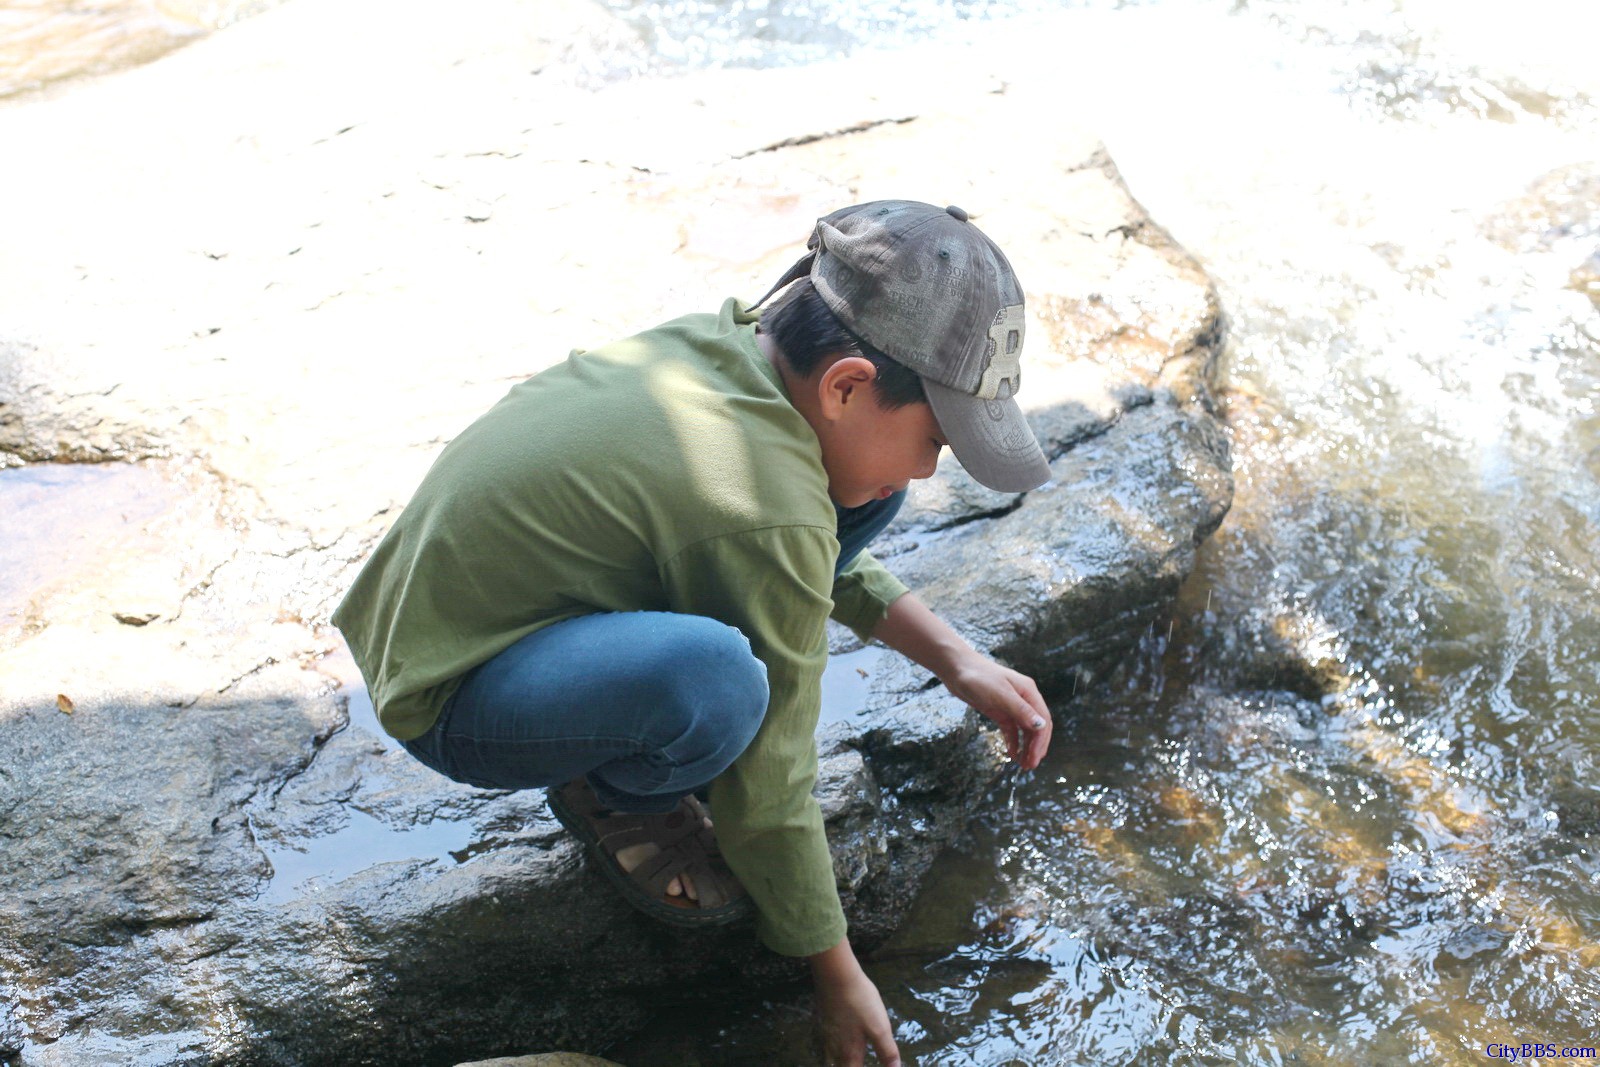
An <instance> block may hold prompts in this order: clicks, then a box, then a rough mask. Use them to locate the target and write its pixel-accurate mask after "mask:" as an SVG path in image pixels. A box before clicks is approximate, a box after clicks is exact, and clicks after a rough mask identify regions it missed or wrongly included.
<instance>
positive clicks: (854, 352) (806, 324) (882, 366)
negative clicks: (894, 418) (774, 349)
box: [761, 278, 928, 410]
mask: <svg viewBox="0 0 1600 1067" xmlns="http://www.w3.org/2000/svg"><path fill="white" fill-rule="evenodd" d="M761 330H762V332H764V333H768V334H771V335H772V339H773V340H774V341H776V342H777V343H778V349H779V351H781V352H782V353H783V359H784V362H786V363H788V365H789V369H790V370H792V371H793V372H794V373H796V374H798V375H799V376H800V377H802V378H809V377H811V375H812V374H813V373H815V372H816V370H817V369H818V367H820V366H821V365H822V361H823V360H824V359H825V358H827V357H828V356H832V355H841V354H842V355H846V356H861V357H862V358H864V359H866V360H868V361H869V362H871V364H872V365H873V366H874V367H875V368H877V371H878V375H877V377H876V378H874V379H873V380H872V385H873V388H874V390H875V391H876V395H877V399H878V403H879V404H881V405H882V406H883V407H885V408H888V409H890V410H893V409H894V408H901V407H905V406H906V405H907V404H918V403H921V404H926V403H927V402H928V393H927V391H926V390H925V389H923V387H922V378H921V377H919V376H918V374H917V372H916V371H914V370H912V369H911V368H910V367H907V366H906V365H905V364H903V363H896V362H895V361H894V360H893V359H890V358H889V357H888V356H886V355H884V354H883V353H882V352H880V351H878V350H877V349H876V348H874V347H872V346H871V345H869V344H867V342H865V341H863V340H862V339H861V338H859V337H857V336H856V335H855V334H853V333H851V332H850V331H849V329H847V328H846V327H845V324H844V323H842V322H840V321H839V318H838V316H836V315H835V314H834V313H833V309H832V308H830V307H828V304H827V302H826V301H824V300H823V299H822V296H821V294H819V293H818V292H817V290H816V287H815V286H813V285H812V284H811V279H810V278H801V279H800V280H799V281H797V282H795V283H794V284H792V285H790V286H789V287H788V288H787V289H785V290H784V291H783V292H782V293H780V294H778V299H777V300H775V301H774V302H773V304H772V307H771V308H769V309H768V310H766V311H764V312H762V314H761Z"/></svg>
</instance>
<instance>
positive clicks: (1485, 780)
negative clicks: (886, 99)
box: [619, 0, 1600, 1067]
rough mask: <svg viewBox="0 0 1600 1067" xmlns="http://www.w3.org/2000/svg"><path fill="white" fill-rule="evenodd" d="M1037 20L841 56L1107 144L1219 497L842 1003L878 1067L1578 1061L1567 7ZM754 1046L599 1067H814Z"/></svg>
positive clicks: (770, 1023)
mask: <svg viewBox="0 0 1600 1067" xmlns="http://www.w3.org/2000/svg"><path fill="white" fill-rule="evenodd" d="M619 6H621V5H619ZM706 6H708V5H701V9H702V10H703V9H704V8H705V7H706ZM724 6H725V5H724ZM1061 7H1062V5H1058V6H1057V10H1056V11H1054V12H1053V13H1050V14H1047V15H1046V14H1040V13H1038V11H1037V10H1033V11H1027V12H1022V13H1021V14H1018V15H1017V16H1016V18H1014V19H1012V20H1010V21H1007V20H1006V19H1004V18H1000V17H998V13H997V12H996V10H995V8H993V7H989V8H985V9H984V11H983V12H982V16H981V17H969V16H973V15H974V11H972V10H967V11H965V12H964V13H956V10H955V9H954V8H952V7H950V6H946V5H926V6H925V7H922V8H919V10H921V11H923V12H925V14H924V16H923V17H924V18H925V19H926V20H927V22H928V23H929V24H930V25H928V26H927V27H926V29H925V30H923V29H915V30H913V31H908V30H906V28H905V26H901V27H899V28H897V29H893V30H889V31H886V32H885V33H883V34H879V35H876V36H874V35H873V34H871V33H869V32H863V33H861V34H860V35H858V36H856V37H852V38H851V39H850V40H849V41H848V42H847V47H849V48H852V49H854V48H859V47H863V46H865V45H871V44H898V43H901V42H902V40H903V37H902V36H900V35H901V34H905V33H910V35H912V36H914V35H915V33H916V32H929V33H932V32H936V30H935V28H934V27H932V26H931V23H933V22H936V21H938V20H939V19H944V20H945V21H944V23H942V24H941V25H942V27H943V29H944V30H945V31H950V30H951V28H952V27H954V28H955V29H956V30H958V31H959V32H961V33H963V34H975V33H993V34H995V35H997V36H1002V37H1003V36H1005V35H1008V34H1009V35H1011V36H1010V37H1007V38H1006V39H1007V40H1011V41H1012V42H1013V45H1014V48H1013V51H1012V55H1013V57H1014V58H1015V66H1014V69H1013V70H1011V71H1008V72H1007V80H1008V81H1009V82H1011V83H1012V84H1013V85H1015V86H1017V87H1018V88H1019V89H1021V88H1028V87H1030V85H1032V86H1040V85H1042V86H1045V87H1047V88H1048V89H1049V90H1050V94H1051V95H1052V98H1054V99H1057V100H1059V101H1060V102H1061V108H1062V114H1063V117H1064V119H1066V120H1068V121H1071V122H1073V123H1075V124H1081V125H1085V126H1087V127H1088V128H1090V129H1093V130H1095V131H1096V132H1097V133H1099V134H1100V135H1101V136H1102V137H1103V138H1104V139H1105V140H1106V142H1107V144H1108V147H1109V148H1110V150H1111V154H1112V156H1113V158H1115V159H1116V161H1117V164H1118V166H1119V168H1120V169H1121V170H1122V172H1123V174H1124V176H1125V177H1126V179H1127V181H1128V183H1129V185H1130V187H1131V188H1132V190H1133V192H1134V194H1135V195H1136V196H1137V197H1139V199H1140V200H1141V201H1142V202H1143V203H1144V204H1145V205H1146V207H1148V208H1149V209H1150V211H1151V214H1152V216H1153V217H1154V218H1155V219H1157V220H1158V221H1159V222H1160V223H1161V224H1162V225H1164V226H1166V227H1167V228H1168V229H1170V230H1171V231H1172V232H1173V233H1174V235H1175V236H1176V237H1177V238H1178V240H1179V241H1180V242H1181V243H1183V244H1184V246H1185V247H1186V248H1188V249H1189V250H1190V251H1191V252H1192V253H1194V254H1195V255H1196V256H1197V257H1198V258H1199V259H1200V260H1201V261H1202V262H1203V263H1204V265H1205V266H1206V268H1207V270H1208V271H1209V272H1210V273H1211V274H1212V276H1213V278H1214V279H1215V280H1216V282H1217V285H1218V288H1219V291H1220V293H1221V295H1222V297H1223V302H1224V306H1225V307H1226V308H1227V309H1228V312H1229V316H1230V344H1229V350H1228V353H1227V361H1226V362H1227V376H1228V379H1229V380H1228V389H1227V390H1226V392H1225V394H1224V402H1225V404H1226V407H1227V410H1228V412H1229V414H1230V420H1231V423H1232V426H1233V432H1234V436H1235V445H1236V448H1235V464H1236V468H1237V470H1236V473H1237V480H1238V493H1237V497H1236V501H1235V505H1234V510H1233V512H1232V513H1231V514H1230V516H1229V518H1228V520H1227V522H1226V523H1225V524H1224V525H1223V527H1222V529H1221V530H1220V531H1219V532H1218V534H1217V535H1216V536H1215V537H1214V538H1213V540H1212V541H1211V542H1210V543H1209V544H1208V545H1207V546H1206V547H1205V549H1204V550H1203V552H1202V558H1201V563H1200V568H1199V570H1198V572H1197V573H1196V575H1195V576H1194V577H1193V578H1192V579H1191V580H1190V582H1189V583H1188V584H1187V585H1186V586H1185V588H1184V590H1183V592H1182V594H1181V597H1180V601H1179V603H1178V604H1177V605H1176V606H1175V608H1174V611H1173V616H1172V631H1171V638H1170V640H1169V639H1168V638H1167V637H1166V636H1165V634H1164V633H1163V632H1161V631H1164V630H1165V629H1166V628H1165V627H1162V626H1157V627H1155V628H1153V629H1152V632H1151V634H1150V635H1149V636H1148V637H1147V639H1146V641H1145V642H1144V643H1143V645H1142V646H1141V647H1140V648H1139V649H1138V650H1136V651H1135V653H1134V654H1133V655H1132V656H1130V657H1129V658H1128V660H1127V661H1126V662H1125V663H1124V664H1123V665H1122V667H1121V668H1120V669H1119V670H1118V671H1117V672H1115V673H1114V674H1113V676H1112V677H1111V678H1110V679H1109V680H1108V681H1105V682H1102V683H1100V684H1098V685H1097V686H1095V687H1093V688H1091V689H1090V690H1088V691H1084V692H1080V693H1079V694H1078V697H1077V699H1075V700H1072V699H1069V700H1067V701H1065V702H1064V703H1063V704H1062V705H1061V706H1060V707H1058V713H1059V715H1060V717H1061V719H1062V726H1061V728H1060V729H1059V730H1058V731H1057V741H1056V744H1055V746H1054V749H1053V751H1052V753H1051V756H1050V758H1049V759H1048V760H1047V762H1046V763H1045V765H1044V766H1043V767H1041V768H1040V771H1039V773H1038V775H1037V776H1036V777H1035V778H1034V779H1033V780H1032V781H1015V780H1012V779H1009V778H1008V779H1005V780H1003V781H1002V782H1001V784H1000V785H999V787H998V788H997V789H996V791H995V793H994V794H993V795H992V796H991V798H990V801H989V804H988V806H987V808H986V810H985V811H984V812H983V813H982V814H981V816H980V817H979V819H978V820H977V822H976V824H975V825H974V826H973V828H972V829H971V831H970V833H969V835H968V838H967V839H966V840H965V841H964V842H963V843H962V844H961V846H960V847H958V848H957V849H956V850H954V851H953V852H952V853H950V854H948V855H946V856H945V857H943V859H942V860H941V861H940V865H939V867H938V869H937V870H936V871H935V873H934V876H933V877H932V878H930V880H929V888H928V889H927V890H926V891H925V893H924V895H923V897H922V899H921V900H920V901H919V905H918V908H917V910H916V913H915V915H914V916H913V919H912V921H911V923H910V924H909V926H908V927H907V929H905V930H904V931H903V932H902V933H901V935H899V936H898V937H897V938H896V939H895V941H894V942H892V943H891V944H890V945H889V946H887V947H886V948H885V949H883V950H882V951H880V952H879V953H878V954H877V955H876V956H875V957H874V958H873V959H872V960H871V961H870V962H869V964H868V968H869V972H870V973H871V974H872V976H873V978H874V979H875V981H877V983H878V985H879V987H880V988H881V989H882V990H883V991H884V996H885V1000H886V1002H887V1003H888V1005H889V1007H890V1011H891V1014H892V1015H893V1016H894V1018H895V1021H896V1025H897V1038H898V1040H899V1041H900V1043H901V1048H902V1051H904V1052H906V1053H907V1054H908V1055H909V1057H910V1058H911V1059H912V1061H914V1062H916V1063H919V1064H941V1065H946V1064H949V1065H953V1064H970V1065H975V1067H976V1065H985V1067H988V1065H994V1064H1007V1063H1016V1064H1057V1063H1061V1064H1068V1063H1092V1064H1100V1063H1108V1064H1112V1063H1114V1064H1122V1063H1151V1064H1156V1063H1160V1064H1169V1063H1196V1064H1199V1063H1215V1062H1237V1063H1263V1064H1266V1063H1273V1064H1276V1063H1286V1062H1299V1063H1314V1064H1347V1063H1407V1062H1411V1063H1420V1062H1429V1063H1433V1062H1443V1063H1457V1062H1459V1063H1475V1062H1482V1061H1483V1059H1484V1054H1483V1049H1484V1046H1485V1045H1486V1044H1487V1043H1490V1042H1495V1041H1513V1040H1515V1041H1516V1042H1521V1041H1524V1040H1530V1041H1531V1040H1545V1039H1549V1040H1556V1041H1564V1042H1566V1043H1569V1044H1573V1045H1592V1044H1595V1043H1596V1041H1595V1037H1596V1034H1597V1031H1596V1005H1600V979H1597V977H1596V975H1597V968H1600V892H1597V888H1596V887H1597V884H1600V862H1597V858H1596V854H1595V849H1594V844H1593V842H1594V837H1595V835H1596V834H1597V833H1600V788H1597V782H1600V774H1597V768H1600V715H1597V706H1600V674H1597V664H1600V624H1597V623H1596V621H1595V618H1594V615H1593V609H1592V605H1593V603H1594V602H1595V598H1596V594H1597V593H1600V564H1597V560H1600V534H1597V526H1596V519H1597V518H1600V485H1597V482H1600V413H1597V412H1596V410H1595V397H1596V395H1600V311H1597V298H1600V268H1596V267H1595V266H1589V267H1586V266H1585V264H1586V263H1590V262H1591V257H1595V256H1596V255H1597V254H1600V108H1597V103H1596V102H1597V101H1600V64H1596V63H1595V62H1594V61H1593V42H1594V41H1595V40H1600V7H1597V6H1596V5H1593V4H1590V3H1586V2H1585V3H1580V2H1569V0H1563V2H1555V0H1550V2H1543V3H1535V4H1533V5H1531V6H1529V7H1527V8H1520V7H1519V8H1518V9H1517V10H1516V11H1515V12H1514V13H1513V12H1512V11H1511V10H1510V9H1508V8H1506V7H1505V6H1504V5H1497V4H1487V3H1469V4H1460V3H1445V2H1443V0H1425V2H1424V0H1408V2H1405V3H1403V4H1398V3H1381V4H1380V3H1363V2H1357V3H1331V2H1329V3H1319V2H1315V0H1310V2H1298V3H1290V2H1287V0H1246V2H1239V3H1233V4H1226V3H1205V2H1184V0H1170V2H1162V3H1154V4H1146V5H1121V4H1119V5H1111V4H1102V5H1092V4H1091V5H1072V6H1071V8H1070V9H1069V10H1060V8H1061ZM686 9H687V8H686V6H684V5H680V6H678V7H676V8H675V9H674V10H675V11H678V12H679V13H681V12H682V11H684V10H686ZM755 10H757V5H748V4H747V5H739V14H737V15H736V16H730V17H734V18H746V17H749V16H750V13H751V12H752V11H755ZM828 10H829V11H830V12H832V11H833V9H832V8H831V7H830V8H829V9H828ZM875 10H877V9H875V8H873V7H872V5H870V4H869V5H867V6H866V7H855V8H852V13H851V14H850V15H848V16H845V15H837V16H834V15H830V16H829V17H828V19H825V20H824V21H825V22H827V26H828V29H827V32H828V33H836V32H838V31H839V28H840V27H841V26H846V25H858V24H865V23H867V22H870V21H871V19H872V16H873V12H874V11H875ZM885 10H887V9H885ZM1013 10H1014V11H1018V10H1020V9H1019V8H1014V9H1013ZM830 20H831V21H830ZM701 36H702V41H701V44H700V45H697V46H696V47H702V46H704V42H705V40H709V39H711V36H714V34H707V33H702V34H701ZM802 44H804V42H802ZM754 51H755V52H759V51H760V50H759V49H755V50H754ZM751 52H752V49H751V48H750V46H749V43H748V42H746V45H745V47H744V49H743V50H734V51H732V52H730V53H728V54H726V55H724V56H723V57H722V58H723V61H725V62H763V61H765V62H793V61H795V58H794V51H793V49H790V50H788V51H786V50H784V49H778V48H774V49H771V50H768V51H767V52H765V53H761V54H760V56H757V57H755V58H752V55H751V54H749V53H751ZM763 57H764V58H763ZM1595 262H1597V263H1600V261H1595ZM1586 271H1587V272H1588V273H1585V272H1586ZM1585 279H1592V280H1589V281H1586V280H1585ZM775 1018H778V1019H781V1018H782V1012H781V1006H779V1005H775V1004H771V1003H764V1004H751V1005H745V1006H741V1007H735V1008H732V1009H730V1010H729V1012H728V1013H727V1015H726V1016H724V1017H720V1018H719V1019H717V1020H715V1021H714V1022H715V1025H712V1026H708V1025H707V1024H706V1022H705V1021H704V1020H701V1021H700V1022H699V1023H698V1024H697V1026H696V1028H695V1033H694V1035H693V1037H692V1039H690V1040H687V1041H686V1043H683V1044H679V1045H675V1046H674V1045H672V1044H671V1043H670V1042H669V1041H668V1040H667V1039H666V1038H657V1039H655V1043H654V1044H652V1040H651V1039H645V1040H641V1041H640V1042H639V1043H637V1044H636V1045H635V1046H630V1047H628V1048H626V1049H625V1050H623V1053H622V1059H623V1060H624V1061H625V1062H628V1063H630V1064H635V1065H648V1064H655V1063H661V1064H664V1063H668V1062H673V1055H672V1053H669V1052H668V1051H667V1050H669V1049H671V1050H673V1052H678V1051H681V1049H682V1048H684V1047H690V1046H692V1047H693V1048H694V1049H695V1050H696V1054H697V1055H698V1056H699V1057H700V1062H702V1063H707V1064H710V1063H729V1064H732V1063H741V1062H751V1061H752V1058H758V1059H761V1060H762V1061H763V1062H772V1063H796V1064H800V1063H814V1062H816V1060H815V1059H814V1057H813V1054H812V1053H810V1052H809V1051H794V1044H793V1042H792V1040H791V1039H792V1038H793V1036H794V1034H793V1027H792V1026H791V1025H790V1024H788V1023H775V1022H774V1020H775ZM775 1027H776V1029H777V1031H778V1032H780V1033H782V1034H784V1035H785V1036H784V1037H781V1038H780V1037H778V1036H775V1034H774V1028H775ZM663 1030H664V1031H668V1032H670V1030H671V1026H670V1024H669V1023H668V1022H667V1021H665V1020H663ZM1541 1034H1543V1035H1546V1038H1539V1037H1538V1036H1537V1035H1541ZM708 1035H709V1036H708ZM780 1040H781V1041H786V1042H789V1043H787V1044H784V1045H783V1046H782V1048H781V1050H780V1047H779V1045H778V1044H777V1042H779V1041H780Z"/></svg>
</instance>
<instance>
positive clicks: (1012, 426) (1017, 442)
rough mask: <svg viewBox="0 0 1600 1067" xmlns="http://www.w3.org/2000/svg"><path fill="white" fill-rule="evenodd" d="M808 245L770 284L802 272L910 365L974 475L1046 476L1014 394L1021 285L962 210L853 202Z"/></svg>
mask: <svg viewBox="0 0 1600 1067" xmlns="http://www.w3.org/2000/svg"><path fill="white" fill-rule="evenodd" d="M807 247H808V248H809V249H810V250H809V251H808V252H807V253H806V254H805V255H804V256H803V257H801V259H800V260H799V262H797V263H796V264H795V265H794V266H793V267H791V268H790V269H789V271H788V273H786V274H785V275H784V276H783V278H781V279H779V281H778V284H777V285H775V286H774V287H773V290H772V292H776V291H777V290H779V289H781V288H783V287H784V286H786V285H788V284H789V283H791V282H793V281H795V280H797V279H799V278H803V277H806V276H807V275H809V276H810V277H811V282H812V285H814V286H815V287H816V290H817V293H818V295H820V296H821V297H822V299H823V300H824V301H825V302H826V303H827V305H828V307H829V308H830V309H832V311H833V313H834V314H835V315H837V316H838V317H839V320H840V321H841V322H843V323H844V325H845V327H846V328H847V329H849V330H850V332H851V333H853V334H855V335H856V336H857V337H859V338H860V339H861V340H863V341H865V342H866V343H867V344H869V345H871V346H872V347H874V348H876V349H878V350H879V351H880V352H882V353H883V354H884V355H886V356H888V357H889V358H891V359H893V360H895V361H896V362H897V363H901V364H904V365H905V366H907V367H910V368H911V369H912V370H913V371H915V372H916V373H917V375H918V376H919V377H921V378H922V380H923V385H924V386H925V388H926V391H927V394H928V403H929V405H930V406H931V407H932V408H933V415H934V418H936V419H937V420H938V421H939V429H940V430H941V431H942V432H943V433H944V436H945V438H946V439H947V440H949V442H950V449H951V451H953V452H954V453H955V454H956V459H958V460H960V461H961V465H962V466H963V467H965V468H966V469H967V473H969V474H971V475H972V476H973V477H974V478H976V479H977V480H978V481H980V482H982V483H983V484H984V485H986V486H988V487H989V488H991V489H998V490H1001V491H1002V492H1022V491H1025V490H1028V489H1036V488H1038V487H1039V486H1040V485H1043V484H1044V483H1045V482H1046V481H1047V480H1049V477H1050V467H1049V464H1048V463H1046V462H1045V458H1044V452H1043V451H1042V450H1041V449H1040V448H1039V442H1038V441H1037V440H1035V439H1034V436H1033V431H1032V430H1031V429H1030V428H1029V427H1028V420H1027V419H1026V418H1024V417H1023V414H1022V409H1021V408H1019V407H1018V406H1017V401H1016V395H1017V389H1018V387H1019V386H1020V384H1021V379H1022V371H1021V367H1020V365H1019V357H1020V356H1021V354H1022V334H1023V321H1022V320H1023V314H1022V306H1023V300H1022V286H1021V284H1020V283H1019V282H1018V281H1017V276H1016V273H1015V272H1014V271H1012V269H1011V264H1010V263H1009V262H1008V261H1007V260H1006V257H1005V254H1004V253H1003V252H1001V251H1000V249H999V247H997V246H996V245H995V243H994V242H993V241H991V240H990V239H989V238H988V237H987V236H986V235H985V234H984V233H983V232H982V231H981V230H979V229H978V228H977V227H976V226H974V225H973V224H972V222H971V221H970V220H969V219H968V217H967V213H966V212H965V211H962V210H961V209H960V208H958V207H942V208H941V207H935V206H933V205H932V204H923V203H919V202H917V201H914V200H875V201H873V202H871V203H867V204H857V205H856V206H854V207H847V208H843V209H841V210H839V211H835V212H833V213H832V214H831V215H826V216H824V217H823V218H821V219H818V220H817V225H816V229H814V230H813V231H812V233H811V238H810V240H809V241H807ZM772 292H769V293H768V294H767V297H770V296H771V295H772ZM767 297H762V298H761V300H760V301H757V304H758V305H759V304H761V303H765V302H766V299H767Z"/></svg>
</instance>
